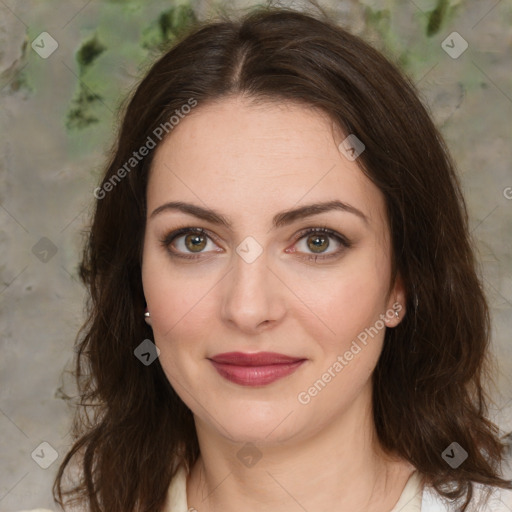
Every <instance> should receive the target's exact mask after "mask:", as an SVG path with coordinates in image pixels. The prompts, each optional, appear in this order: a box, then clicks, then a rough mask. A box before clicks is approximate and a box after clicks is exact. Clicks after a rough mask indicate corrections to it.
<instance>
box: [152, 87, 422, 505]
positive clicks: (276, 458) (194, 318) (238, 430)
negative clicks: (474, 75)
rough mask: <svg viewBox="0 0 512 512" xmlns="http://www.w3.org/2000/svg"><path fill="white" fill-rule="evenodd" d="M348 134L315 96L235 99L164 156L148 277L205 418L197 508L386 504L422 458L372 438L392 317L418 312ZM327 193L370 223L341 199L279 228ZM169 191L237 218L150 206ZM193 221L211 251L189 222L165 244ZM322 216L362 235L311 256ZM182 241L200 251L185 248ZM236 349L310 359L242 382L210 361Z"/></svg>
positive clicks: (165, 348) (168, 357)
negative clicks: (249, 257)
mask: <svg viewBox="0 0 512 512" xmlns="http://www.w3.org/2000/svg"><path fill="white" fill-rule="evenodd" d="M345 136H346V135H344V134H342V133H341V132H340V131H339V130H338V129H337V128H336V127H335V125H334V124H333V122H332V121H331V120H330V119H329V118H328V117H327V116H326V115H325V114H323V113H320V112H318V111H315V110H313V109H310V108H308V107H306V106H303V105H298V104H292V103H284V104H283V103H277V102H275V103H274V102H272V103H271V102H266V103H262V104H259V105H254V104H251V103H250V101H249V100H248V99H247V98H241V97H229V98H224V99H222V100H219V101H216V102H214V103H208V104H205V105H199V106H198V107H197V108H196V109H194V111H193V112H192V113H191V114H189V115H188V116H187V117H186V118H185V119H183V120H182V121H180V124H179V125H178V126H176V127H175V128H174V130H173V131H172V132H171V135H170V137H169V138H167V139H166V140H165V141H164V142H163V143H162V144H161V145H160V147H159V148H158V149H157V152H156V154H155V160H154V162H153V166H152V169H151V173H150V178H149V182H148V189H147V205H148V219H147V226H146V234H145V240H144V251H143V265H142V279H143V286H144V293H145V297H146V301H147V304H148V309H149V311H150V313H151V319H150V320H149V322H150V324H151V326H152V329H153V333H154V340H155V343H156V345H157V346H158V348H159V349H160V362H161V364H162V367H163V369H164V371H165V374H166V375H167V378H168V379H169V381H170V383H171V384H172V386H173V387H174V389H175V390H176V391H177V393H178V394H179V395H180V397H181V398H182V400H183V401H184V402H185V403H186V404H187V406H188V407H189V408H190V409H191V410H192V412H193V414H194V418H195V423H196V429H197V434H198V439H199V444H200V450H201V455H200V457H199V459H198V461H197V463H196V464H195V466H194V467H193V468H192V471H191V474H190V475H189V478H188V482H187V499H188V505H189V507H195V508H196V509H197V510H198V511H200V512H206V511H212V510H219V511H220V510H223V511H227V512H229V511H235V510H241V509H243V510H246V511H253V510H254V511H261V510H272V511H274V512H279V511H290V510H295V509H296V510H300V506H302V507H304V508H305V509H306V510H308V511H332V510H351V511H354V512H357V511H363V510H365V511H377V510H379V511H388V510H391V508H392V507H393V505H394V504H395V503H396V501H397V500H398V498H399V496H400V494H401V492H402V490H403V487H404V485H405V483H406V481H407V479H408V477H409V476H410V474H411V471H412V470H413V469H414V468H413V467H412V466H410V465H409V464H408V463H407V462H406V461H403V460H399V459H394V458H391V457H386V456H385V455H384V454H383V453H382V450H381V449H380V447H379V446H378V444H377V443H376V441H375V435H374V424H373V419H372V414H371V374H372V372H373V369H374V368H375V365H376V363H377V361H378V358H379V355H380V353H381V349H382V343H383V339H384V333H385V328H393V327H395V326H396V325H397V324H398V323H399V322H400V321H401V319H402V318H403V316H404V314H405V312H406V311H405V296H404V291H403V287H402V286H401V281H400V279H398V280H397V282H396V284H395V285H394V286H393V288H390V285H391V282H390V279H391V245H390V238H389V227H388V223H387V217H386V213H385V203H384V198H383V196H382V193H381V192H380V190H379V189H378V188H377V187H376V186H375V185H374V184H373V183H372V182H371V181H370V180H369V179H368V178H367V177H366V176H365V175H364V174H363V172H362V171H361V170H360V168H359V167H358V166H357V163H356V162H352V161H349V160H348V159H347V158H346V157H345V156H344V155H343V154H342V152H340V150H339V149H338V145H339V144H340V142H341V141H343V140H344V138H345ZM331 200H340V201H343V202H345V203H348V204H350V205H352V206H353V207H355V208H357V209H358V210H360V211H361V212H363V214H364V215H365V216H366V217H367V219H368V222H367V223H366V222H365V221H364V220H362V219H361V218H360V217H358V216H357V215H354V214H353V213H350V212H343V211H337V210H333V211H328V212H324V213H321V214H318V215H314V216H311V217H308V218H303V219H298V220H296V221H295V222H294V223H292V224H290V225H286V226H282V227H279V228H272V218H273V216H274V215H275V214H277V213H279V212H282V211H284V210H290V209H294V208H297V207H300V206H304V205H306V204H311V203H317V202H324V201H331ZM169 201H182V202H186V203H192V204H195V205H198V206H201V207H204V208H211V209H214V210H216V211H217V212H220V213H221V214H222V215H223V216H225V217H226V218H228V219H229V220H230V221H231V222H232V227H231V228H227V227H225V226H220V225H215V224H213V223H212V222H209V221H206V220H202V219H199V218H197V217H195V216H192V215H190V214H187V213H183V212H178V211H171V210H166V211H163V212H161V213H159V214H157V215H154V216H151V213H152V212H153V211H154V210H155V209H156V208H157V207H159V206H161V205H162V204H164V203H167V202H169ZM182 227H202V228H204V229H205V230H207V233H209V234H211V235H212V238H206V245H205V246H204V249H203V250H202V252H199V253H197V252H193V246H192V244H190V243H189V244H188V245H186V243H185V239H186V236H187V234H182V235H180V237H179V238H177V239H176V240H174V241H173V242H172V245H171V246H169V247H167V248H166V247H164V246H163V244H162V243H161V242H160V240H161V239H162V238H164V237H165V236H166V235H167V234H168V233H169V232H171V231H174V230H176V229H178V228H182ZM319 227H320V228H321V227H328V228H330V229H331V230H333V231H335V232H337V233H339V234H340V235H343V236H345V237H346V238H348V240H349V241H350V242H351V244H352V245H351V247H349V248H344V247H343V245H341V244H340V243H339V242H338V241H337V240H336V239H335V238H328V244H329V245H328V246H327V243H326V242H324V243H323V244H321V249H323V251H324V253H325V254H334V253H335V252H336V251H337V249H338V248H341V249H342V252H341V253H340V254H339V255H338V256H337V257H332V258H330V259H325V260H321V259H319V260H317V261H316V262H315V261H314V260H308V259H307V258H308V256H309V257H314V256H315V254H316V253H315V252H314V244H312V243H311V240H312V239H313V241H314V239H315V236H316V235H315V234H308V235H305V236H304V235H300V233H301V231H302V230H304V229H306V228H319ZM249 236H250V237H253V238H254V239H255V240H256V241H257V243H258V244H259V246H260V247H261V249H262V251H263V252H262V253H261V254H260V255H259V257H258V258H256V259H255V260H254V261H253V262H252V263H247V262H246V261H245V260H244V259H243V258H242V257H240V256H239V254H238V253H237V251H236V249H237V247H238V246H239V245H240V244H241V243H242V242H243V241H244V240H245V239H246V237H249ZM301 236H302V238H301ZM320 236H324V235H323V234H320ZM213 237H214V238H213ZM308 238H309V240H310V243H309V244H308ZM312 247H313V249H312ZM171 249H173V250H174V251H175V252H176V253H181V254H188V255H192V256H194V255H196V256H199V258H197V259H192V260H187V259H182V258H179V257H177V256H174V257H173V256H171V254H170V253H169V250H171ZM294 251H295V252H294ZM320 254H322V253H320ZM388 291H390V293H389V295H388ZM396 302H399V303H400V304H401V310H400V313H399V317H398V318H396V317H395V316H394V315H393V316H392V317H391V315H390V317H391V319H388V318H386V321H385V328H381V329H379V330H378V334H376V335H374V336H373V337H369V338H368V343H367V344H366V345H363V344H361V343H359V345H360V346H361V350H360V351H359V352H358V353H357V354H356V355H354V356H353V359H352V360H351V361H348V364H347V365H346V366H344V367H343V369H342V371H339V372H334V374H335V377H332V378H331V379H330V382H328V383H327V384H326V385H325V387H323V388H322V389H321V391H319V392H318V393H317V394H316V395H315V396H311V399H310V401H309V402H308V403H307V404H304V403H301V402H299V400H298V395H299V394H300V393H301V392H304V391H307V390H308V389H309V388H310V387H311V386H312V385H313V384H314V383H315V382H316V381H318V379H321V377H322V375H323V374H324V373H325V372H326V371H327V370H328V368H330V367H331V368H332V367H333V364H334V363H335V362H336V361H337V360H338V359H337V358H338V356H343V355H344V354H345V352H346V351H347V350H349V349H350V347H351V344H352V342H353V341H354V340H356V339H357V336H358V335H359V334H360V333H361V332H363V331H364V330H365V328H369V327H370V326H374V325H375V324H376V322H377V320H379V318H380V317H379V315H383V314H385V313H386V312H387V311H389V310H391V309H392V307H393V304H394V303H396ZM381 318H382V317H381ZM231 351H241V352H260V351H272V352H278V353H282V354H286V355H290V356H297V357H301V358H305V359H307V361H306V362H305V363H304V364H303V365H302V366H300V367H299V368H298V369H297V370H296V371H295V372H294V373H293V374H291V375H288V376H287V377H285V378H283V379H281V380H277V381H276V382H274V383H271V384H269V385H266V386H261V387H246V386H240V385H238V384H235V383H232V382H229V381H227V380H225V379H224V378H223V377H221V376H220V375H219V374H218V372H217V371H216V370H215V368H214V367H213V365H212V364H211V362H210V361H209V360H208V359H207V358H208V357H211V356H213V355H215V354H218V353H222V352H231ZM247 442H250V443H253V445H254V447H251V448H246V450H249V451H250V453H252V454H257V456H261V458H260V459H259V460H258V462H257V463H256V464H255V465H254V466H252V467H248V466H247V465H246V464H244V462H243V460H241V458H240V457H238V456H237V454H238V452H239V450H240V449H241V448H242V447H243V446H244V445H245V443H247ZM299 504H300V506H299Z"/></svg>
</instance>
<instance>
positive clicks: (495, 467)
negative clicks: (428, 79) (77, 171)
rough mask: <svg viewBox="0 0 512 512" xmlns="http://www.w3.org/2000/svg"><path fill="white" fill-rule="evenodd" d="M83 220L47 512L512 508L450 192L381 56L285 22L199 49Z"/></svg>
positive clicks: (400, 80) (133, 121)
mask: <svg viewBox="0 0 512 512" xmlns="http://www.w3.org/2000/svg"><path fill="white" fill-rule="evenodd" d="M95 196H96V198H97V202H96V211H95V215H94V220H93V224H92V228H91V232H90V237H89V240H88V244H87V247H86V249H85V251H84V256H83V261H82V263H81V278H82V280H83V282H84V283H85V284H86V285H87V286H88V289H89V292H90V297H91V301H90V308H89V310H90V315H89V318H88V322H87V323H86V324H85V325H84V327H83V330H82V333H83V337H82V339H81V340H80V345H79V352H78V360H77V376H78V382H79V385H80V389H81V398H82V402H83V403H84V404H87V405H88V406H89V407H92V410H93V411H94V412H93V414H92V417H91V416H87V415H84V414H78V415H77V418H76V421H75V433H76V436H77V441H76V443H75V445H74V446H73V447H72V449H71V451H70V452H69V454H68V455H67V456H66V458H65V460H64V461H63V463H62V465H61V467H60V470H59V473H58V475H57V478H56V481H55V486H54V493H55V496H56V500H57V501H58V502H59V503H60V504H62V503H63V502H64V498H65V497H67V498H68V499H73V498H74V500H75V501H69V504H70V505H71V504H72V503H75V502H77V503H79V504H82V505H85V506H86V507H87V510H90V511H94V512H96V511H109V512H117V511H119V512H121V511H122V512H127V511H143V510H144V511H168V512H170V511H172V512H185V511H186V510H197V511H199V512H210V511H213V510H223V511H228V512H229V511H231V510H240V508H241V507H243V510H246V511H262V510H272V511H274V512H275V511H290V510H300V509H302V510H308V511H317V510H318V511H320V510H321V511H333V510H340V511H341V510H350V511H363V510H364V511H371V512H377V511H380V512H389V511H393V512H398V510H400V511H412V510H421V511H422V512H428V511H439V510H461V511H465V510H500V511H507V510H512V491H511V490H510V489H512V482H510V481H509V480H506V479H504V478H503V474H502V467H501V465H502V462H503V461H504V460H505V454H506V444H505V443H504V441H502V440H500V438H499V436H498V428H497V427H496V426H495V425H494V424H493V423H492V422H491V421H489V419H487V417H486V414H487V400H488V399H487V398H486V396H487V395H486V394H485V391H484V384H486V381H485V379H488V378H489V373H488V368H489V352H488V350H489V314H488V309H487V304H486V300H485V297H484V295H483V292H482V287H481V284H480V282H479V279H478V277H477V273H476V269H475V259H474V255H473V251H472V248H471V245H470V238H469V234H468V225H467V213H466V207H465V203H464V199H463V197H462V194H461V188H460V184H459V181H458V178H457V176H456V173H455V171H454V166H453V164H452V162H451V160H450V157H449V155H448V153H447V150H446V148H445V146H444V143H443V141H442V138H441V136H440V134H439V133H438V131H437V130H436V129H435V127H434V126H433V123H432V121H431V120H430V119H429V116H428V114H427V113H426V110H425V108H424V107H423V106H422V104H421V103H420V101H419V100H418V97H417V94H416V92H415V90H414V87H413V85H412V84H411V83H410V82H409V81H408V79H406V78H404V77H403V76H402V75H401V74H400V73H399V71H398V70H397V69H396V68H395V67H394V66H393V65H392V64H390V63H389V62H388V61H387V60H386V59H385V58H384V57H383V56H382V55H380V54H379V53H378V52H377V51H375V50H374V49H372V48H371V47H369V46H368V45H367V44H365V43H364V42H362V41H361V40H360V39H358V38H357V37H354V36H353V35H350V34H349V33H347V32H345V31H344V30H342V29H341V28H339V27H337V26H335V25H333V24H331V23H330V22H328V21H327V20H325V19H322V20H320V19H316V18H315V17H313V16H310V15H306V14H300V13H297V12H294V11H291V10H283V9H271V10H269V9H265V10H260V11H256V12H253V13H252V14H250V15H248V16H247V17H245V18H244V19H243V20H241V21H240V22H233V21H228V20H222V21H218V22H210V23H205V24H203V25H202V26H199V27H196V28H195V29H194V31H193V32H191V33H189V34H188V36H186V37H184V38H183V39H182V40H181V41H180V42H179V43H178V44H176V45H175V46H174V47H173V48H171V49H170V50H169V51H168V52H167V53H166V54H165V55H163V57H161V59H160V60H159V61H158V62H157V63H156V64H155V65H154V66H153V67H152V68H151V69H150V71H149V73H148V74H147V76H146V77H145V78H144V80H143V81H142V82H141V83H140V85H139V86H138V88H137V90H136V91H135V94H134V95H133V97H132V99H131V101H130V103H129V105H128V107H127V110H126V113H125V115H124V120H123V123H122V128H121V131H120V134H119V138H118V141H117V145H116V147H115V150H114V152H113V156H112V159H111V161H110V163H109V165H108V168H107V170H106V172H105V175H104V177H103V180H102V183H101V185H100V186H99V187H98V188H97V189H96V190H95ZM153 342H154V343H153ZM84 407H85V406H84ZM74 461H75V462H76V464H77V465H76V468H77V469H78V470H80V472H81V475H80V479H79V480H78V481H76V482H74V483H75V484H76V486H75V487H72V488H69V489H67V490H66V491H64V485H63V479H64V475H65V471H64V470H65V469H66V468H70V466H71V463H72V462H74ZM449 506H451V507H452V508H449ZM472 507H473V508H472ZM474 507H476V508H474Z"/></svg>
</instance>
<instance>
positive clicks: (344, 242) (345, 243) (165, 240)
mask: <svg viewBox="0 0 512 512" xmlns="http://www.w3.org/2000/svg"><path fill="white" fill-rule="evenodd" d="M190 233H194V234H198V235H204V236H206V237H208V238H210V239H212V240H213V241H215V237H213V236H212V235H210V234H209V233H208V232H207V231H206V230H205V229H203V228H193V227H183V228H180V229H176V230H174V231H171V232H170V233H167V234H166V235H164V236H163V237H162V238H161V239H160V243H161V244H162V246H163V247H164V248H165V249H167V251H168V252H169V254H170V255H171V256H172V257H176V258H183V259H188V260H196V259H198V258H201V257H202V254H203V253H198V254H197V255H190V254H189V255H185V254H179V253H176V252H174V251H172V250H171V249H169V246H170V245H171V243H172V242H173V241H174V240H175V239H176V238H178V237H179V236H180V235H187V234H190ZM310 234H325V235H329V236H330V237H331V238H334V239H336V240H337V241H338V242H339V243H340V244H341V248H340V249H338V250H337V251H335V252H333V253H331V254H327V255H322V254H315V255H310V256H306V257H304V256H303V257H302V258H303V259H305V260H307V261H312V260H314V261H315V262H316V261H317V260H328V259H332V258H336V257H339V256H340V255H341V253H342V252H344V251H345V250H346V249H349V248H350V247H351V246H352V243H351V242H350V240H348V239H347V238H346V237H345V236H343V235H341V234H340V233H337V232H336V231H333V230H331V229H329V228H327V227H321V228H308V229H305V230H302V231H300V232H299V233H298V234H297V239H296V240H295V242H294V245H295V244H296V243H297V242H299V241H300V240H302V238H305V237H306V236H307V235H310Z"/></svg>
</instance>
